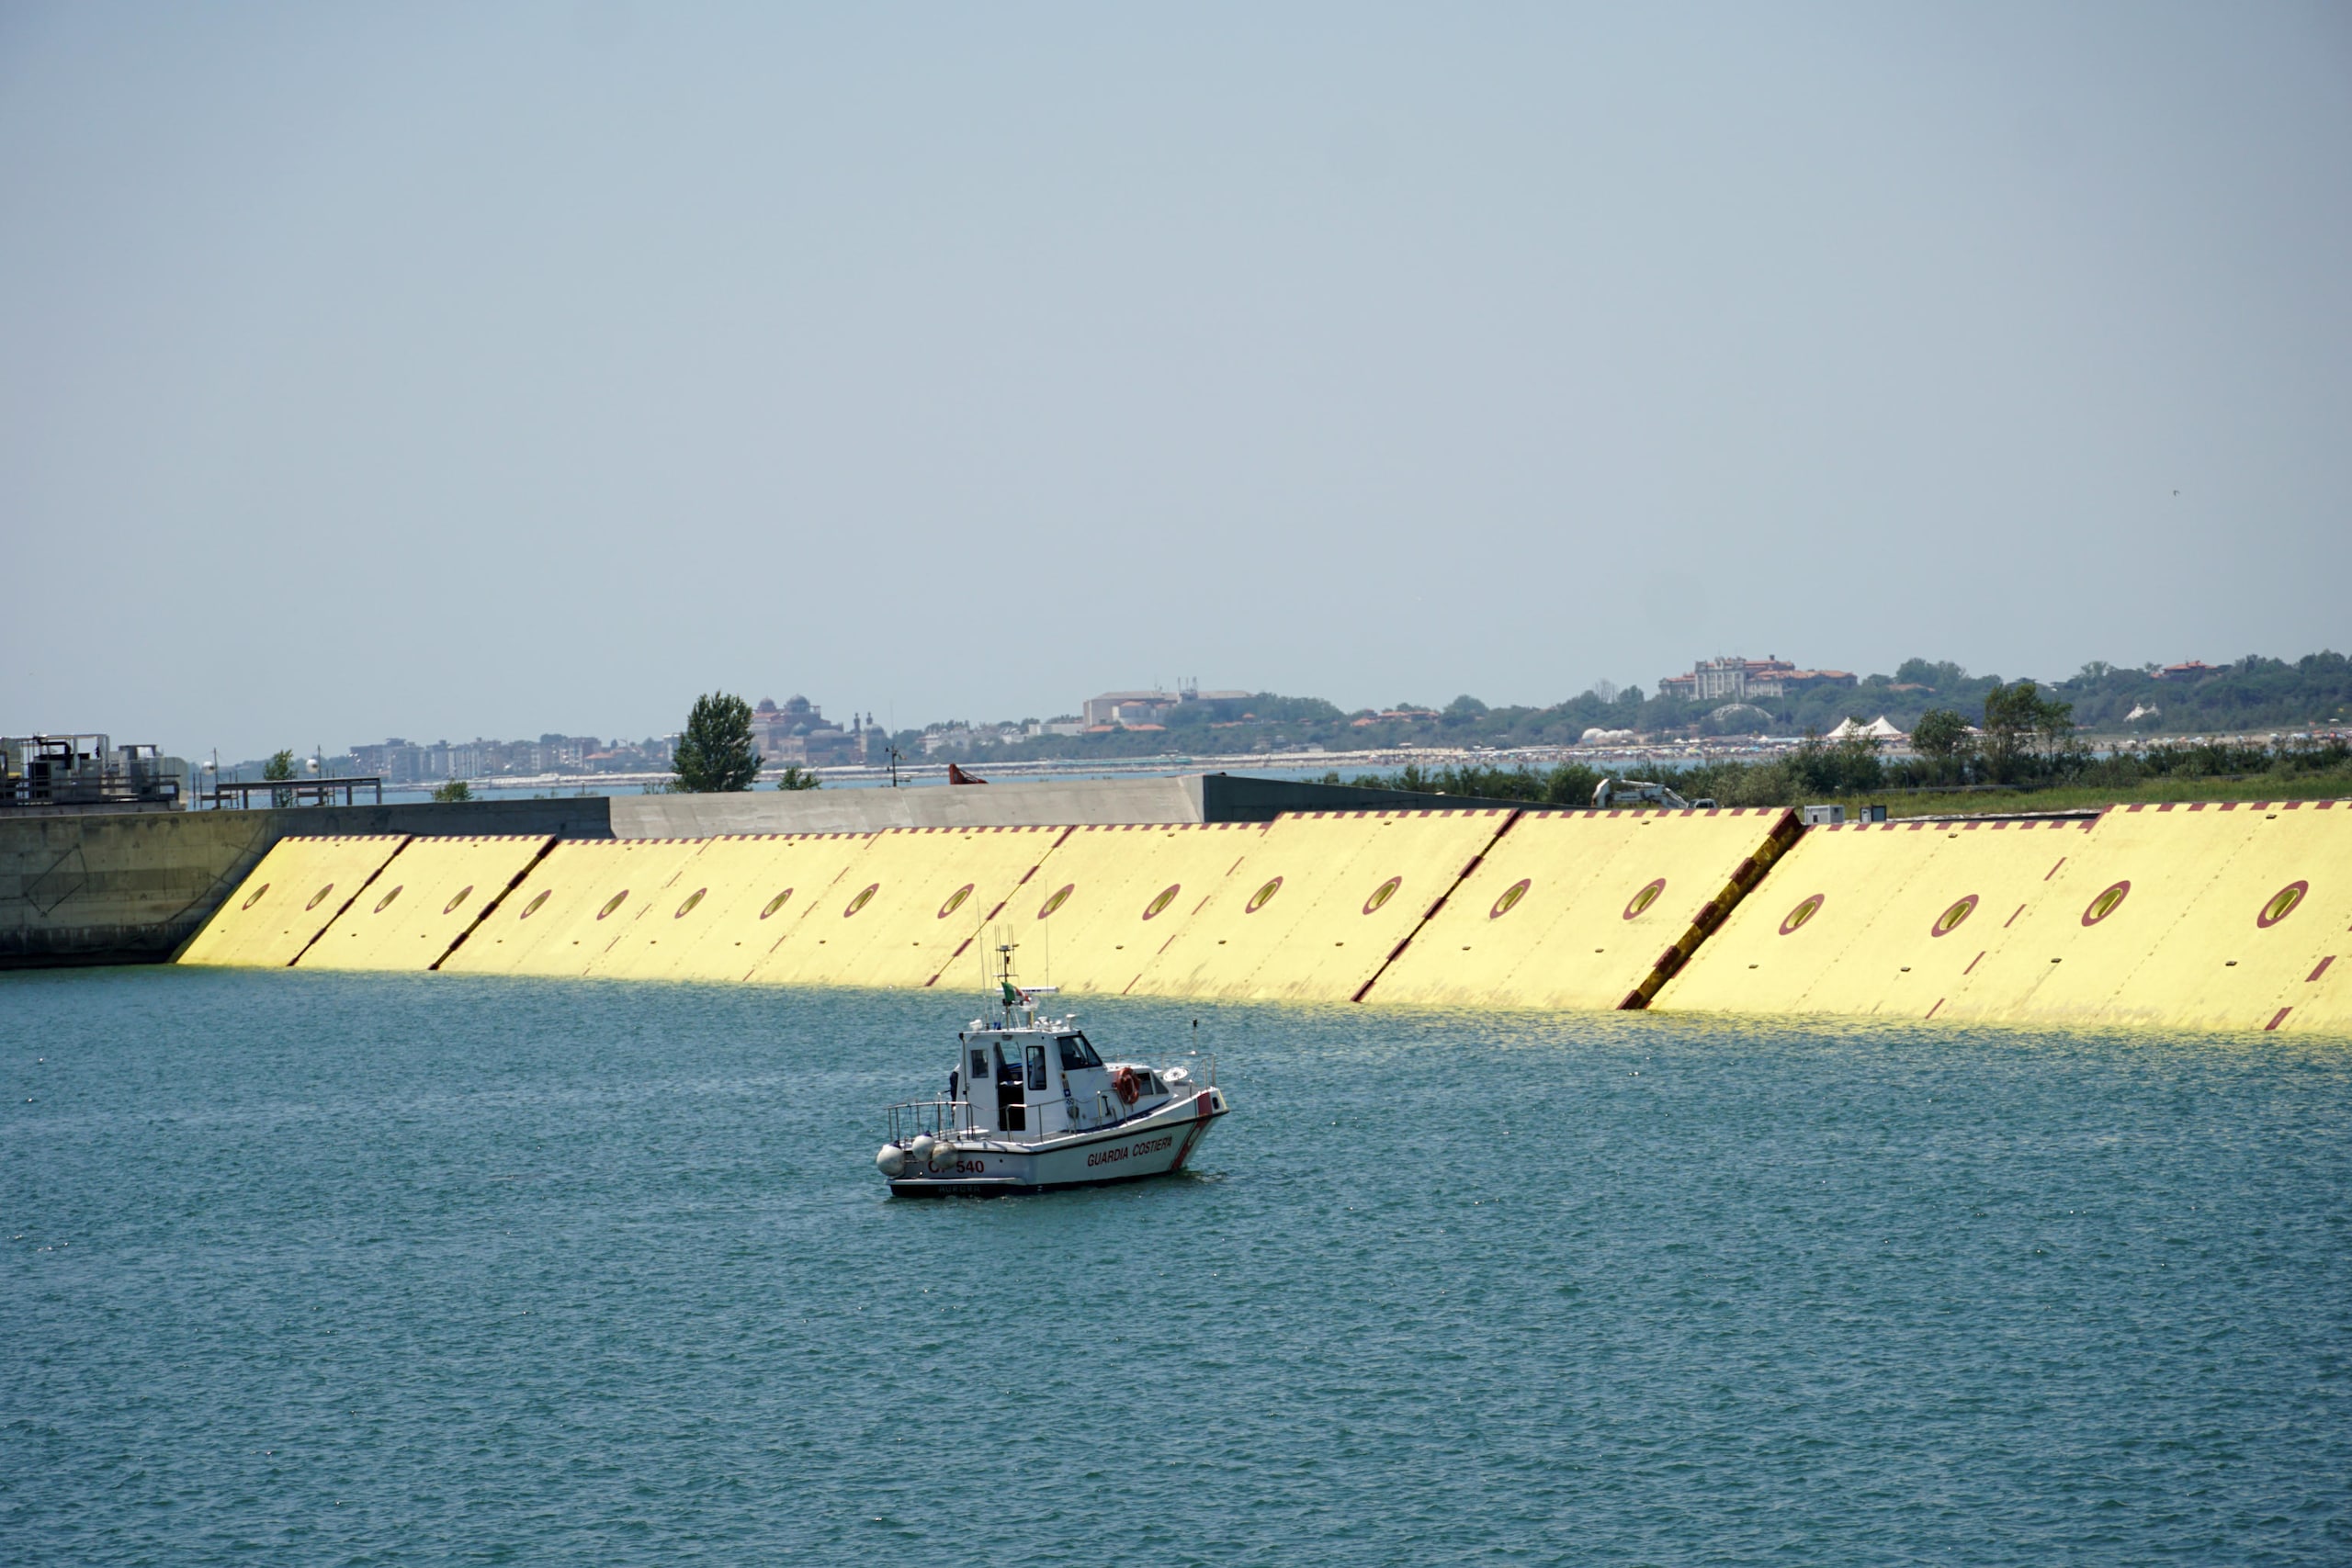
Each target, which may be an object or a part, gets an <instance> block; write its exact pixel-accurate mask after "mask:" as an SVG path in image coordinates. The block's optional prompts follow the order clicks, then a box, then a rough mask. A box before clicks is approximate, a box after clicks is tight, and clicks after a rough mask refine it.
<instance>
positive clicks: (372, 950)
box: [301, 835, 553, 970]
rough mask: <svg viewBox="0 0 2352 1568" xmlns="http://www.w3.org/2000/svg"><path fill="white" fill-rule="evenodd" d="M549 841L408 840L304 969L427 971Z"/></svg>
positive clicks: (306, 956) (316, 945)
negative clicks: (366, 894)
mask: <svg viewBox="0 0 2352 1568" xmlns="http://www.w3.org/2000/svg"><path fill="white" fill-rule="evenodd" d="M551 842H553V840H549V839H546V838H542V837H537V836H528V835H526V836H515V837H506V836H502V837H492V838H480V839H440V838H419V839H411V840H409V841H408V842H407V843H405V844H403V845H401V851H400V852H399V853H398V854H396V855H394V856H393V857H392V858H391V860H390V862H389V863H387V864H386V865H385V867H384V869H383V870H382V872H380V873H379V874H378V875H377V877H376V880H375V881H374V882H373V883H372V884H370V885H369V886H368V897H365V898H361V899H357V900H356V901H354V902H353V904H352V905H351V907H350V908H347V909H345V911H344V912H343V914H342V916H341V917H340V918H339V919H336V921H335V922H334V924H333V925H331V926H329V927H328V928H327V929H326V930H325V931H324V932H322V934H321V935H320V937H319V939H318V941H316V942H312V943H311V947H310V950H309V951H308V952H306V953H303V954H302V960H301V966H302V967H303V968H305V969H407V970H418V969H430V968H432V967H433V966H434V965H435V964H438V963H440V962H441V959H442V956H443V955H444V954H446V953H447V952H448V951H449V949H450V948H451V947H452V946H454V945H456V943H457V942H458V940H459V939H461V938H462V937H464V935H465V934H466V933H467V932H468V931H471V930H472V929H473V927H474V924H475V922H476V921H478V920H480V919H482V918H483V915H484V912H485V911H487V910H490V909H492V908H495V907H496V905H497V903H498V900H499V899H500V897H503V895H504V894H505V892H506V890H507V889H508V888H509V887H512V886H514V885H515V883H516V882H517V881H519V880H520V879H521V878H522V875H523V874H524V873H525V872H526V871H528V870H529V869H530V868H531V866H532V864H533V863H536V862H537V860H538V858H539V856H540V855H542V854H543V853H545V852H547V848H548V845H549V844H550V843H551Z"/></svg>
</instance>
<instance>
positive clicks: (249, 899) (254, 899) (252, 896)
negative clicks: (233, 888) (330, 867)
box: [237, 882, 334, 909]
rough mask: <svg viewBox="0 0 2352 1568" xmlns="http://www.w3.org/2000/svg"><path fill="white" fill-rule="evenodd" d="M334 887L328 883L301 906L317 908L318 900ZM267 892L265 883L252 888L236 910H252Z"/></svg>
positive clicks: (267, 887)
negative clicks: (315, 895) (316, 895)
mask: <svg viewBox="0 0 2352 1568" xmlns="http://www.w3.org/2000/svg"><path fill="white" fill-rule="evenodd" d="M333 887H334V883H332V882H330V883H328V884H327V885H326V886H325V887H322V888H320V889H319V892H318V897H315V898H312V899H311V901H310V902H309V903H308V904H306V905H304V906H303V908H310V909H315V908H318V907H319V899H320V898H323V897H326V896H327V894H328V892H329V890H331V889H332V888H333ZM268 891H269V884H268V883H266V882H265V883H263V884H262V885H261V886H259V887H256V888H254V890H253V891H252V892H251V893H248V894H246V895H245V901H244V902H243V903H242V904H240V905H238V906H237V908H240V909H250V908H253V907H254V905H255V904H258V903H260V902H261V896H262V895H263V894H265V893H266V892H268Z"/></svg>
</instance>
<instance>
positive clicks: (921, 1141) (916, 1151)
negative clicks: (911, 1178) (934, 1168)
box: [907, 1133, 933, 1165]
mask: <svg viewBox="0 0 2352 1568" xmlns="http://www.w3.org/2000/svg"><path fill="white" fill-rule="evenodd" d="M932 1147H933V1143H932V1136H931V1134H929V1133H917V1134H915V1141H914V1142H913V1143H911V1144H909V1145H907V1152H908V1153H909V1154H910V1155H912V1156H914V1162H915V1163H916V1164H917V1165H929V1164H930V1163H931V1151H932Z"/></svg>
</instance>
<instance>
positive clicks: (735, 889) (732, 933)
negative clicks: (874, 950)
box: [588, 833, 874, 981]
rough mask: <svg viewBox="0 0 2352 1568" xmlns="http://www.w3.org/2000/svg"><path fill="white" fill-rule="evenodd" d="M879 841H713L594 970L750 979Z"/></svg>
mask: <svg viewBox="0 0 2352 1568" xmlns="http://www.w3.org/2000/svg"><path fill="white" fill-rule="evenodd" d="M873 837H874V835H872V834H871V833H773V834H748V835H730V836H729V837H726V838H718V839H706V840H702V847H701V849H700V850H699V851H698V852H696V853H695V857H694V858H693V859H692V860H690V861H688V862H687V863H685V864H684V866H682V867H681V868H680V870H679V872H678V874H677V875H675V876H674V877H673V878H672V879H671V881H670V883H669V885H668V886H666V887H665V888H664V889H663V890H662V897H661V898H660V899H658V900H655V899H647V900H645V901H643V902H642V903H641V904H640V905H639V910H638V913H637V914H636V915H635V916H634V917H633V919H631V921H630V923H629V925H628V927H627V928H626V929H625V930H624V931H622V932H621V933H620V935H619V937H618V938H617V939H616V941H615V942H613V943H612V945H610V946H609V947H607V948H606V949H605V951H604V953H601V954H600V955H598V956H597V957H596V958H595V959H594V961H593V962H592V963H591V964H590V965H589V969H588V973H590V974H592V975H608V976H616V977H622V978H628V979H632V980H738V981H740V980H747V979H749V978H751V976H752V971H753V970H754V969H755V968H756V967H758V965H759V964H761V962H762V961H763V960H764V959H765V958H766V957H767V956H768V954H769V953H773V952H774V951H775V948H776V946H777V944H779V943H780V942H783V941H784V940H785V938H786V933H788V932H790V931H792V930H793V929H794V927H795V926H796V925H797V923H798V922H799V921H800V920H801V919H805V918H806V917H807V915H808V914H809V910H811V909H813V908H819V907H820V906H821V905H823V904H824V903H825V901H826V900H827V899H828V898H829V897H831V891H832V889H833V888H834V887H835V886H838V885H839V883H840V881H841V879H842V877H843V876H845V875H846V874H848V871H849V868H850V867H851V866H853V865H854V864H856V863H859V861H860V860H861V858H862V857H863V856H864V855H865V849H866V845H867V843H868V842H869V841H870V840H872V839H873Z"/></svg>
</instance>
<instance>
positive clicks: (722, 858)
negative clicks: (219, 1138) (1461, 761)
mask: <svg viewBox="0 0 2352 1568" xmlns="http://www.w3.org/2000/svg"><path fill="white" fill-rule="evenodd" d="M1000 942H1012V943H1014V944H1016V945H1017V947H1018V950H1019V951H1018V955H1017V958H1016V966H1017V971H1018V974H1019V976H1020V977H1021V978H1022V979H1023V980H1024V981H1026V982H1029V983H1033V984H1051V985H1057V986H1059V987H1062V988H1064V989H1065V990H1068V991H1070V992H1073V993H1094V994H1106V995H1133V996H1165V997H1198V998H1229V999H1276V998H1281V999H1292V1000H1303V1001H1325V1002H1345V1001H1350V1000H1353V1001H1359V1002H1368V1003H1374V1004H1390V1005H1406V1006H1474V1007H1525V1008H1551V1009H1596V1010H1597V1009H1608V1008H1643V1007H1656V1008H1657V1009H1660V1010H1668V1011H1686V1012H1706V1013H1721V1014H1737V1015H1766V1014H1791V1015H1793V1014H1806V1013H1814V1014H1826V1015H1832V1016H1849V1017H1853V1016H1883V1017H1889V1018H1900V1019H1913V1020H1933V1021H1950V1020H1987V1021H2005V1022H2018V1023H2062V1024H2084V1025H2097V1026H2111V1025H2119V1024H2141V1025H2157V1026H2164V1027H2172V1028H2188V1029H2232V1030H2257V1031H2259V1030H2280V1031H2287V1032H2298V1031H2308V1032H2327V1033H2335V1034H2352V803H2343V802H2316V803H2312V802H2302V803H2286V804H2279V805H2270V804H2261V803H2257V804H2254V805H2213V806H2170V805H2164V806H2148V807H2136V806H2135V807H2118V808H2114V809H2111V810H2109V811H2107V812H2105V813H2103V814H2101V815H2100V816H2099V817H2098V818H2096V819H2088V818H2076V819H2052V818H2041V819H2025V820H2009V821H1994V820H1983V819H1980V820H1959V821H1901V822H1890V823H1879V824H1867V825H1862V824H1857V825H1853V826H1847V827H1837V828H1825V829H1814V830H1812V831H1809V832H1808V831H1805V830H1804V829H1800V828H1799V827H1798V826H1797V824H1796V820H1795V818H1794V814H1793V813H1791V812H1787V811H1783V810H1780V809H1777V808H1774V809H1769V810H1747V811H1741V810H1713V811H1669V812H1657V811H1617V812H1593V811H1542V810H1527V811H1513V810H1507V809H1497V810H1461V811H1363V812H1328V813H1304V814H1293V815H1286V816H1283V817H1281V818H1277V819H1276V820H1275V821H1273V822H1272V823H1265V824H1257V823H1250V824H1219V825H1201V824H1194V825H1189V826H1168V827H1107V826H1106V827H1081V828H956V829H890V830H888V831H882V832H874V833H833V834H797V835H767V836H737V837H728V838H717V839H708V840H692V839H664V840H564V841H559V842H554V843H550V842H549V841H548V840H544V839H537V838H476V839H458V838H450V839H434V838H420V839H406V838H402V837H400V836H398V835H390V836H382V837H374V838H316V839H301V838H288V839H285V840H280V841H279V842H278V843H277V845H276V846H275V847H273V848H272V849H271V850H270V852H269V853H268V854H267V855H266V856H265V857H264V858H263V859H262V861H261V862H260V863H259V864H257V865H256V866H255V867H254V871H253V873H252V874H250V875H249V876H248V877H247V878H246V880H245V882H244V885H243V886H241V887H239V888H238V889H237V891H236V892H235V893H233V894H232V895H231V896H230V897H229V899H228V901H227V902H226V903H224V904H223V905H222V906H221V908H220V909H219V910H217V911H216V912H215V913H214V914H213V916H212V918H211V919H209V920H208V921H207V922H206V924H205V926H204V928H203V930H202V931H199V932H198V934H197V936H196V937H195V938H194V939H192V940H191V941H190V942H189V943H188V945H187V950H186V951H185V952H184V953H182V954H181V956H180V959H179V961H180V962H181V963H184V964H215V965H239V964H243V965H275V966H283V965H287V964H300V965H301V966H302V967H306V968H345V969H433V968H439V969H445V970H452V971H457V972H460V973H474V974H508V975H545V976H613V977H616V978H630V979H675V980H706V981H708V980H725V981H734V982H751V983H754V984H770V985H799V986H843V987H917V988H919V987H946V988H950V989H957V990H961V989H967V988H969V987H977V986H979V985H982V984H984V983H985V979H986V977H987V976H988V974H989V960H990V958H991V956H992V954H993V952H994V949H995V947H996V946H997V945H998V944H999V943H1000Z"/></svg>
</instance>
